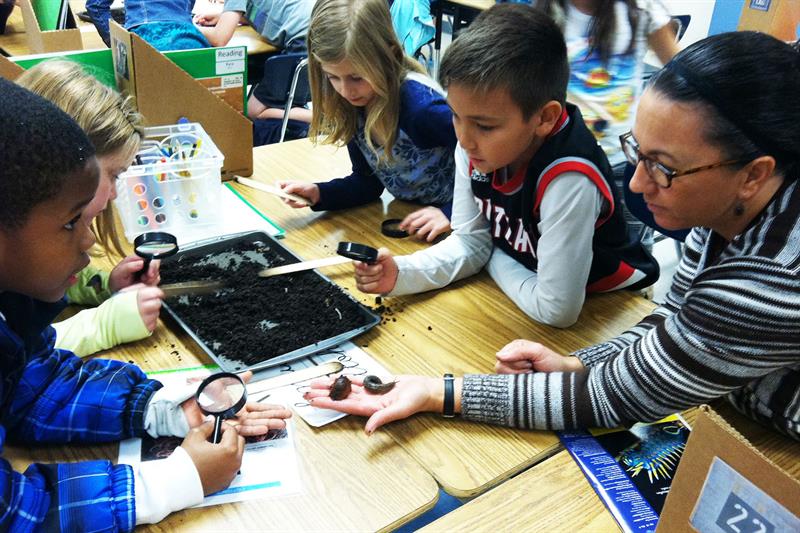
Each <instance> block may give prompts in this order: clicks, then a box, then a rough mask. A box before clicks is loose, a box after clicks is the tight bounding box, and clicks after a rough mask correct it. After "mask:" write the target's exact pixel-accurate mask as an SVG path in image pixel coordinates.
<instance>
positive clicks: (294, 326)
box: [161, 241, 371, 368]
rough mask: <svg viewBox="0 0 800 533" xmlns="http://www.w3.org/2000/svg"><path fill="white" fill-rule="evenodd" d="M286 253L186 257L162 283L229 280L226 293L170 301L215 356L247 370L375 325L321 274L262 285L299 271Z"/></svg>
mask: <svg viewBox="0 0 800 533" xmlns="http://www.w3.org/2000/svg"><path fill="white" fill-rule="evenodd" d="M294 262H295V259H294V258H292V257H290V256H288V254H286V252H285V251H284V250H282V249H281V248H280V247H278V246H271V245H270V244H269V243H263V242H258V241H256V242H243V243H239V244H233V245H229V246H227V247H225V248H224V249H223V248H222V247H220V248H219V249H217V250H215V251H214V252H213V253H207V254H204V255H198V253H192V252H191V251H190V252H189V254H187V255H183V254H179V255H178V256H176V257H175V260H174V261H165V262H164V263H163V264H162V267H161V279H162V283H165V284H166V283H176V282H181V281H195V280H221V281H224V282H225V284H226V288H225V289H223V290H221V291H218V292H216V293H215V294H208V295H202V296H197V295H194V296H179V297H176V298H171V299H168V300H167V302H166V303H167V305H168V306H169V307H170V309H172V310H173V312H174V313H175V314H176V315H177V316H178V317H179V318H180V319H181V320H182V321H183V322H184V323H185V324H186V325H187V326H188V327H189V329H191V330H192V332H193V333H194V334H195V335H196V336H197V337H199V338H200V339H201V340H202V342H203V343H204V344H205V345H206V347H207V348H208V349H209V350H211V351H212V352H213V353H214V354H215V356H217V357H220V356H221V357H223V358H225V359H228V360H230V361H231V362H233V363H234V366H237V365H240V366H239V368H244V367H248V366H252V365H256V364H259V363H262V362H264V361H267V360H269V359H272V358H274V357H277V356H279V355H282V354H285V353H288V352H291V351H294V350H297V349H300V348H305V347H307V346H309V345H312V344H315V343H317V342H320V341H323V340H326V339H329V338H331V337H335V336H337V335H340V334H342V333H345V332H348V331H350V330H353V329H355V328H358V327H360V326H363V325H365V324H367V323H368V322H369V321H370V319H371V317H370V315H369V314H368V313H367V309H366V308H365V307H364V306H362V305H361V304H359V303H358V302H356V301H354V300H353V299H352V298H351V297H350V296H348V295H347V294H346V293H345V292H344V291H343V290H342V289H341V288H339V287H338V286H337V285H334V284H333V283H331V282H330V281H327V280H325V279H323V278H322V277H321V276H319V275H318V274H317V273H315V272H313V271H305V272H296V273H293V274H284V275H282V276H274V277H271V278H260V277H258V272H259V271H260V270H262V269H264V268H268V267H273V266H279V265H282V264H288V263H294Z"/></svg>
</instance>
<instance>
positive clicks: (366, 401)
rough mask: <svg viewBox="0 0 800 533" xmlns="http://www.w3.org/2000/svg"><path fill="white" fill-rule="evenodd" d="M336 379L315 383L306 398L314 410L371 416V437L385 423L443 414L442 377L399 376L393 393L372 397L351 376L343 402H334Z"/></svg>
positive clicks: (373, 395)
mask: <svg viewBox="0 0 800 533" xmlns="http://www.w3.org/2000/svg"><path fill="white" fill-rule="evenodd" d="M336 377H338V376H333V377H327V378H322V379H317V380H314V381H312V382H311V384H310V386H311V390H309V391H308V392H306V393H305V394H304V395H303V397H304V398H305V399H306V400H307V401H308V403H309V404H311V405H313V406H314V407H319V408H322V409H334V410H336V411H341V412H342V413H348V414H351V415H357V416H368V417H369V420H367V424H366V426H364V431H366V433H367V434H368V435H371V434H372V432H373V431H375V430H376V429H378V428H379V427H380V426H382V425H384V424H387V423H389V422H393V421H395V420H402V419H403V418H408V417H409V416H411V415H413V414H414V413H420V412H423V411H433V412H436V411H438V412H441V411H442V400H441V398H440V396H441V395H440V394H439V393H438V391H441V390H442V389H443V386H442V378H429V377H423V376H397V377H396V378H395V381H396V382H397V383H396V384H395V386H394V387H393V388H392V389H391V390H390V391H389V392H387V393H385V394H372V393H370V392H367V391H365V390H364V387H363V381H362V378H361V377H355V376H348V377H349V378H350V381H351V389H350V394H348V395H347V397H346V398H344V399H342V400H331V399H330V388H331V386H332V385H333V382H334V379H335V378H336Z"/></svg>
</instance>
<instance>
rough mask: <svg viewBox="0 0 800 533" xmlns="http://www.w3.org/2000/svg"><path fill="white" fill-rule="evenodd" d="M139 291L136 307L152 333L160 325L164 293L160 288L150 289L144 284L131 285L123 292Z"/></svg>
mask: <svg viewBox="0 0 800 533" xmlns="http://www.w3.org/2000/svg"><path fill="white" fill-rule="evenodd" d="M128 291H137V293H136V305H137V306H138V308H139V316H141V317H142V322H144V326H145V327H146V328H147V331H149V332H150V333H152V332H153V331H155V329H156V325H158V315H159V313H160V312H161V300H163V299H164V292H163V291H162V290H161V289H159V288H158V287H148V286H147V285H144V284H142V283H138V284H136V285H130V286H128V287H125V288H124V289H123V292H128Z"/></svg>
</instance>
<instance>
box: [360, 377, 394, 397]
mask: <svg viewBox="0 0 800 533" xmlns="http://www.w3.org/2000/svg"><path fill="white" fill-rule="evenodd" d="M395 383H397V381H390V382H388V383H384V382H383V381H381V378H379V377H378V376H372V375H369V376H366V377H365V378H364V389H365V390H366V391H367V392H370V393H372V394H386V393H387V392H389V391H390V390H392V389H393V388H394V384H395Z"/></svg>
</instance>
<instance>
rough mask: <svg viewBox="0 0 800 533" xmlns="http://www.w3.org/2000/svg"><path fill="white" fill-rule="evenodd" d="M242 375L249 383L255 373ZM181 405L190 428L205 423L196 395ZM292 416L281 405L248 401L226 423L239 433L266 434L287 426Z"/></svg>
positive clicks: (246, 434) (250, 435)
mask: <svg viewBox="0 0 800 533" xmlns="http://www.w3.org/2000/svg"><path fill="white" fill-rule="evenodd" d="M240 377H241V378H242V381H244V382H245V383H248V382H249V381H250V379H251V378H252V377H253V373H252V372H251V371H249V370H248V371H247V372H243V373H242V374H241V375H240ZM181 407H182V408H183V414H184V416H186V422H187V423H188V424H189V427H190V428H192V427H196V426H200V425H201V424H203V421H204V420H205V415H204V414H203V412H202V411H201V410H200V407H199V406H198V405H197V402H196V401H195V399H194V397H191V398H189V399H188V400H186V401H185V402H183V403H182V404H181ZM291 417H292V412H291V411H289V410H288V409H286V408H285V407H283V406H281V405H272V404H262V403H259V402H247V403H246V404H245V406H244V407H243V408H242V410H241V411H239V412H238V413H236V418H233V419H231V420H228V421H227V422H226V423H228V424H230V425H232V426H233V427H235V428H236V431H238V432H239V435H242V436H244V437H254V436H258V435H264V434H265V433H266V432H268V431H269V430H271V429H283V428H285V427H286V419H287V418H291Z"/></svg>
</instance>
